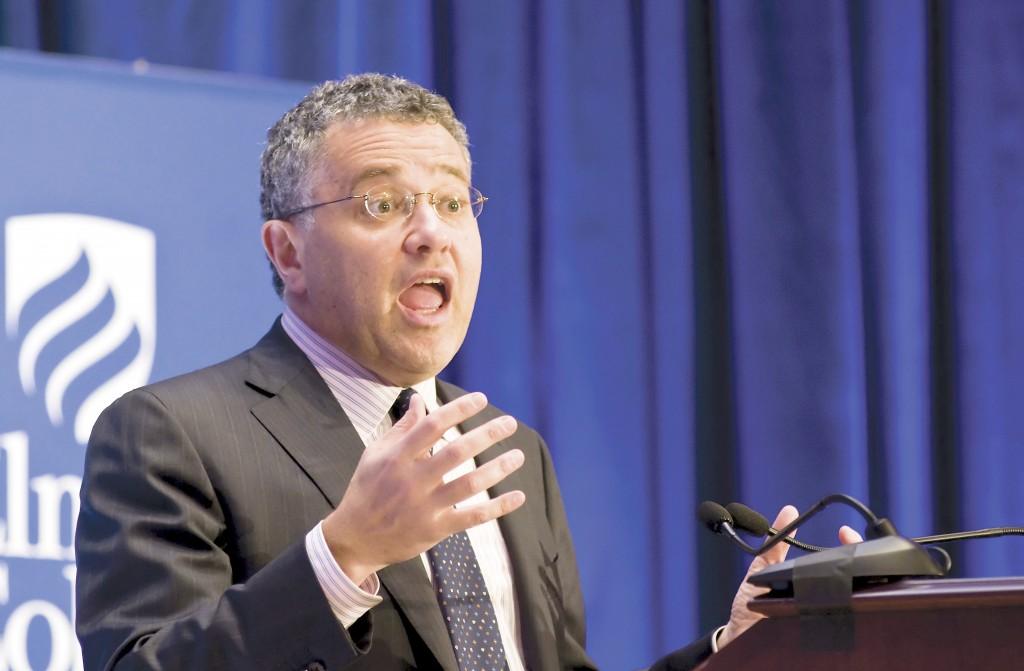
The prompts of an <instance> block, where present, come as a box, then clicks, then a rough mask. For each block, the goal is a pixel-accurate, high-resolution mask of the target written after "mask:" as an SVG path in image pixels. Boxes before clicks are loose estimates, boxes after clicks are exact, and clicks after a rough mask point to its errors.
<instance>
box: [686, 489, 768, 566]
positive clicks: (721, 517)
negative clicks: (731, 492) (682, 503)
mask: <svg viewBox="0 0 1024 671" xmlns="http://www.w3.org/2000/svg"><path fill="white" fill-rule="evenodd" d="M697 517H698V518H699V519H700V521H701V522H703V523H704V526H706V527H707V528H708V529H710V530H711V531H712V532H714V533H716V534H722V535H724V536H728V537H729V540H731V541H732V542H733V543H735V544H736V545H737V546H739V548H740V549H741V550H743V551H744V552H746V553H748V554H752V555H757V554H758V551H757V550H755V549H754V548H752V547H751V546H750V545H748V544H747V543H746V542H745V541H744V540H743V539H742V538H740V537H739V535H738V534H737V533H736V530H735V529H733V519H732V515H730V514H729V511H728V510H726V509H725V508H723V507H722V506H721V505H719V504H717V503H715V502H714V501H704V502H703V503H701V504H700V505H699V506H697Z"/></svg>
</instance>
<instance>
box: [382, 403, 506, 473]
mask: <svg viewBox="0 0 1024 671" xmlns="http://www.w3.org/2000/svg"><path fill="white" fill-rule="evenodd" d="M486 406H487V397H486V396H484V395H483V394H481V393H480V392H474V393H472V394H466V395H464V396H460V397H459V398H457V399H455V400H454V401H451V402H449V403H445V404H444V405H442V406H441V407H440V408H438V409H437V410H435V411H434V412H431V413H430V414H429V415H428V414H426V406H425V405H424V403H423V399H422V398H420V396H419V394H417V395H415V396H413V397H412V399H411V400H410V402H409V410H408V411H407V412H406V414H405V416H404V417H403V418H402V419H401V420H400V421H399V422H398V423H396V424H395V426H394V429H393V430H396V431H397V433H398V435H399V436H402V437H404V440H403V441H402V442H401V446H400V448H399V451H400V453H401V454H402V455H403V456H405V457H408V458H412V459H414V458H416V457H419V456H421V455H422V454H423V453H424V452H427V451H429V450H430V448H431V447H433V445H434V443H436V442H437V441H438V440H439V439H440V438H441V436H443V435H444V432H445V431H447V430H448V429H450V428H452V427H453V426H456V425H457V424H461V423H462V422H464V421H466V420H467V419H469V418H470V417H472V416H473V415H475V414H477V413H478V412H480V411H481V410H483V409H484V407H486Z"/></svg>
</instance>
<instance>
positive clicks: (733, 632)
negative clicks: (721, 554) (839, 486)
mask: <svg viewBox="0 0 1024 671" xmlns="http://www.w3.org/2000/svg"><path fill="white" fill-rule="evenodd" d="M799 515H800V513H799V512H797V509H796V508H794V507H793V506H784V507H783V508H782V510H780V511H779V514H778V516H777V517H776V518H775V522H774V523H773V524H772V526H773V527H774V528H776V529H782V528H785V527H786V526H787V525H789V524H790V523H791V522H792V521H793V520H795V519H796V518H797V517H799ZM863 540H864V539H863V538H861V535H860V534H859V533H857V532H856V531H854V530H853V529H851V528H850V527H848V526H845V525H844V526H842V527H840V528H839V542H840V543H843V544H844V545H846V544H849V543H860V542H861V541H863ZM788 551H789V545H787V544H786V543H779V544H778V545H776V546H775V547H773V548H772V549H771V550H769V551H768V552H765V553H764V554H763V555H760V556H757V557H754V561H752V562H750V567H749V568H748V569H747V574H746V575H745V576H743V582H741V583H740V587H739V589H738V590H736V597H735V598H734V599H733V601H732V611H731V612H730V614H729V623H728V624H727V625H726V626H725V629H723V630H722V632H721V633H720V634H719V636H718V645H717V647H718V649H719V650H721V649H722V648H723V647H725V646H726V645H728V644H729V642H730V641H732V640H733V639H735V638H736V637H737V636H739V635H740V634H742V633H743V632H745V631H746V630H747V629H749V628H750V627H751V626H752V625H753V624H754V623H755V622H757V621H758V620H760V619H762V618H764V615H761V614H760V613H755V612H754V611H752V610H750V609H749V608H747V604H748V603H750V600H751V599H753V598H754V597H756V596H760V595H762V594H764V593H765V592H767V591H768V590H767V589H765V588H763V587H755V586H754V585H751V584H750V583H748V582H747V578H748V577H750V576H751V575H752V574H754V573H757V572H758V571H761V570H763V569H765V568H766V567H768V566H770V565H771V564H778V563H779V562H781V561H783V560H784V559H785V558H786V553H787V552H788Z"/></svg>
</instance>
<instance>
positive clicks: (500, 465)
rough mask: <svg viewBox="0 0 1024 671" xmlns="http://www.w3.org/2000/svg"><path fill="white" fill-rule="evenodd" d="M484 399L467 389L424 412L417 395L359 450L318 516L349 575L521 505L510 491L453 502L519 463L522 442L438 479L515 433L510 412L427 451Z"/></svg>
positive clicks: (356, 576)
mask: <svg viewBox="0 0 1024 671" xmlns="http://www.w3.org/2000/svg"><path fill="white" fill-rule="evenodd" d="M486 405H487V399H486V398H485V397H484V395H483V394H480V393H473V394H466V395H465V396H460V397H459V398H457V399H455V400H454V401H451V402H450V403H447V404H445V405H443V406H441V407H440V408H438V409H437V410H436V411H434V412H432V413H430V414H429V415H427V414H426V409H425V406H424V404H423V399H422V398H420V397H419V395H416V396H414V397H413V398H412V400H411V403H410V406H409V410H408V412H406V414H405V416H404V417H403V418H402V419H401V420H399V421H398V422H397V423H396V424H395V425H394V426H393V427H392V428H391V430H390V431H388V432H387V433H386V434H384V435H383V436H382V437H381V438H380V440H378V441H377V442H376V443H374V444H373V445H370V446H369V447H368V448H367V449H366V450H365V451H364V452H363V455H362V457H361V458H360V460H359V464H358V465H357V466H356V470H355V473H354V474H353V475H352V480H351V482H350V483H349V486H348V489H347V490H346V491H345V495H344V496H343V497H342V500H341V503H339V504H338V507H337V508H336V509H335V510H334V511H333V512H332V513H331V514H330V515H328V516H327V518H326V519H324V521H323V531H324V537H325V538H326V540H327V545H328V547H330V549H331V553H332V554H333V555H334V558H335V561H337V562H338V566H340V567H341V569H342V570H343V571H344V572H345V574H346V575H347V576H348V577H349V578H350V579H351V580H352V581H353V582H355V583H356V584H360V583H362V582H363V580H365V579H366V577H367V576H369V575H370V574H371V573H373V572H374V571H377V570H380V569H382V568H384V567H385V566H389V565H391V564H395V563H398V562H401V561H405V560H407V559H411V558H412V557H415V556H416V555H418V554H420V553H421V552H424V551H426V550H428V549H429V548H431V547H433V546H434V545H436V544H437V543H438V542H439V541H441V540H443V539H444V538H447V537H448V536H450V535H452V534H453V533H457V532H459V531H463V530H465V529H468V528H469V527H472V526H476V525H478V524H483V523H484V522H488V521H490V520H493V519H496V518H498V517H501V516H502V515H506V514H508V513H510V512H512V511H513V510H515V509H516V508H518V507H519V506H521V505H523V503H524V502H525V500H526V497H525V495H524V494H523V493H522V492H521V491H513V492H508V493H506V494H503V495H501V496H499V497H497V498H495V499H491V500H489V501H485V502H482V503H478V504H472V505H468V506H463V507H460V508H459V509H455V508H454V505H455V504H456V503H459V502H461V501H465V500H466V499H468V498H470V497H471V496H473V495H475V494H477V493H479V492H482V491H484V490H486V489H488V488H490V487H493V486H494V485H495V484H497V483H499V482H501V481H502V480H504V479H505V477H506V476H507V475H508V474H509V473H511V472H513V471H515V470H516V469H517V468H519V467H520V466H522V464H523V459H524V456H523V453H522V451H521V450H509V451H508V452H506V453H505V454H503V455H501V456H500V457H498V458H496V459H493V460H491V461H489V462H488V463H486V464H484V465H483V466H480V467H479V468H475V469H474V470H473V471H471V472H469V473H466V474H465V475H462V476H460V477H458V478H456V479H454V480H452V481H451V482H448V483H445V482H444V481H443V476H444V474H445V473H447V472H448V471H450V470H452V469H453V468H455V467H456V466H458V465H459V464H461V463H462V462H464V461H466V460H467V459H472V458H473V457H475V456H476V455H478V454H480V453H481V452H483V451H484V450H486V449H487V448H488V447H490V446H491V445H494V444H495V443H497V442H498V441H500V440H503V439H505V438H508V437H509V436H511V435H512V434H513V433H515V431H516V421H515V419H513V418H512V417H509V416H504V417H498V418H496V419H492V420H491V421H489V422H487V423H486V424H484V425H482V426H479V427H477V428H476V429H473V430H472V431H470V432H468V433H466V434H464V435H462V436H460V437H459V439H458V440H455V441H453V442H451V443H450V444H448V445H446V446H445V448H444V449H443V450H440V451H439V452H437V454H436V455H434V456H431V448H432V447H433V446H434V444H435V443H436V442H437V441H438V440H439V439H440V438H441V436H442V435H444V433H445V431H447V430H448V429H450V428H451V427H453V426H456V425H457V424H459V423H461V422H463V421H465V420H466V419H469V418H470V417H472V416H473V415H475V414H477V413H478V412H480V411H481V410H482V409H483V408H484V407H485V406H486Z"/></svg>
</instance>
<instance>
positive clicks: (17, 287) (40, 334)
mask: <svg viewBox="0 0 1024 671" xmlns="http://www.w3.org/2000/svg"><path fill="white" fill-rule="evenodd" d="M5 249H6V256H7V258H6V262H5V264H4V269H5V275H4V279H5V287H6V291H5V293H6V296H5V301H4V304H5V324H6V326H7V335H8V337H9V338H14V337H15V336H16V335H17V334H18V320H19V317H20V316H21V311H22V308H24V307H25V303H26V302H28V300H29V299H30V298H31V297H32V296H33V295H35V294H36V293H37V292H38V291H39V290H40V289H42V288H44V287H46V286H47V285H49V284H50V283H51V282H53V281H54V280H56V279H58V278H60V277H61V276H63V275H64V274H66V273H67V272H68V271H70V270H71V269H72V267H74V265H75V263H76V261H78V260H79V259H80V258H81V257H82V255H83V254H84V255H85V257H86V259H87V260H88V262H89V276H88V279H86V281H85V284H84V285H83V286H82V287H81V288H80V289H79V290H78V291H77V292H76V293H75V294H74V295H72V296H71V297H69V298H68V299H67V300H65V301H64V302H63V303H61V304H60V305H59V306H57V308H55V309H54V310H52V311H51V312H49V313H48V314H47V315H45V316H44V317H43V318H42V319H40V320H39V321H37V322H36V323H35V324H34V325H32V327H31V328H30V329H29V330H28V332H27V333H26V334H25V335H24V338H23V339H22V344H21V349H20V351H19V352H18V376H19V377H20V379H21V387H22V389H24V391H25V393H26V394H29V395H31V394H34V393H35V391H36V387H37V381H36V379H35V370H36V363H37V361H38V359H39V354H40V352H42V350H43V348H44V347H45V346H46V344H47V343H49V342H50V341H51V340H53V338H54V337H55V336H57V335H59V334H60V333H62V332H63V331H64V330H65V329H67V328H68V327H69V326H71V325H73V324H74V323H75V322H77V321H78V320H79V319H81V318H82V317H84V316H85V315H87V314H89V312H91V311H92V310H94V309H95V308H97V307H98V306H99V304H100V302H101V301H102V300H103V298H104V296H106V295H107V292H108V291H109V292H110V293H111V294H112V295H113V298H114V315H113V317H112V318H111V319H110V321H109V322H107V324H106V325H104V327H103V328H102V329H101V330H100V331H99V332H98V333H96V334H95V335H94V336H92V337H91V338H89V339H88V340H86V341H85V342H84V343H82V344H81V345H79V346H78V347H77V348H76V349H75V350H74V351H73V352H71V353H70V354H68V355H67V356H66V357H65V358H64V359H63V360H62V361H61V362H60V363H58V364H57V366H56V367H55V368H54V370H53V372H52V373H51V374H50V376H49V379H47V380H46V385H45V390H44V394H43V396H44V399H45V405H46V414H47V415H48V416H49V418H50V421H51V422H52V423H53V425H54V426H60V425H62V424H63V422H64V415H63V411H62V409H61V408H62V405H63V402H64V394H65V392H67V389H68V387H69V386H70V385H71V383H72V382H74V381H75V379H76V378H77V377H78V376H79V375H81V374H82V372H83V371H85V370H86V369H88V368H89V367H90V366H92V365H93V364H95V363H96V362H97V361H99V360H100V359H102V358H103V357H105V356H107V355H109V354H110V353H111V352H113V351H114V350H115V349H116V348H117V347H118V346H119V345H121V344H123V343H124V342H125V340H127V339H128V338H129V337H130V336H131V333H132V330H133V328H134V329H136V330H137V331H138V334H139V341H140V343H139V350H138V353H137V354H136V355H135V358H134V359H132V361H131V362H130V363H129V364H128V365H127V366H125V367H124V368H123V369H121V370H120V371H118V372H117V373H116V374H115V375H113V376H112V377H111V378H109V379H108V380H107V381H106V382H104V383H103V384H101V385H100V386H99V387H98V388H96V389H94V390H93V391H92V393H90V394H89V395H88V397H86V399H85V400H84V401H83V402H82V405H81V407H79V408H78V411H77V413H76V414H75V421H74V433H75V440H77V441H78V442H79V443H81V444H83V445H84V444H85V442H86V441H87V440H88V439H89V433H90V432H91V431H92V425H93V423H94V422H95V421H96V418H97V417H98V416H99V414H100V412H102V411H103V409H104V408H105V407H107V406H108V405H109V404H110V403H111V402H113V401H114V400H115V399H116V398H117V397H118V396H120V395H121V394H123V393H124V392H126V391H128V390H130V389H134V388H135V387H139V386H141V385H143V384H145V383H146V382H148V381H149V374H150V372H151V371H152V369H153V354H154V352H155V349H156V238H155V236H154V235H153V233H152V231H148V230H146V229H144V228H139V227H138V226H133V225H131V224H126V223H124V222H120V221H115V220H113V219H105V218H103V217H93V216H89V215H85V214H68V213H46V214H33V215H23V216H16V217H10V218H9V219H8V220H7V223H6V227H5Z"/></svg>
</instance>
